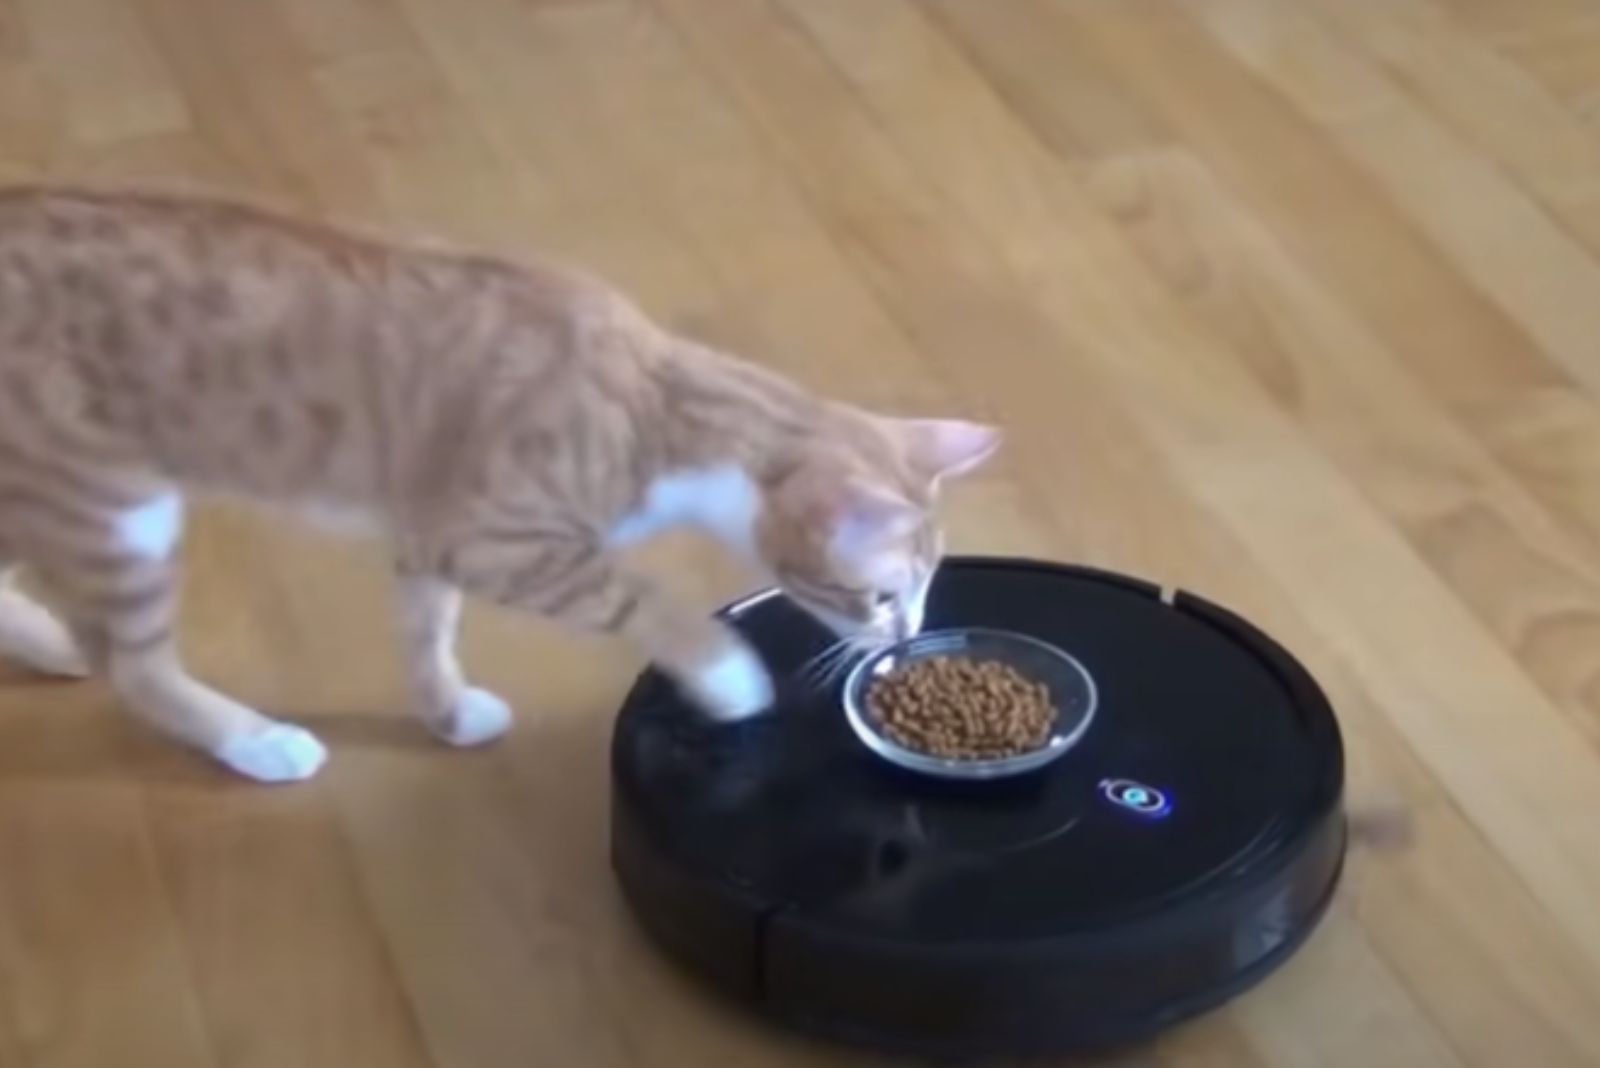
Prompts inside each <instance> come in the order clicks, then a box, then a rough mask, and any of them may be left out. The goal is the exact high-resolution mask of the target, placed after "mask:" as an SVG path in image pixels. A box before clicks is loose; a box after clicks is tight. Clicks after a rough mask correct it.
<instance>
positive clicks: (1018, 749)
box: [867, 656, 1056, 760]
mask: <svg viewBox="0 0 1600 1068" xmlns="http://www.w3.org/2000/svg"><path fill="white" fill-rule="evenodd" d="M867 713H868V715H870V716H871V717H872V718H873V720H875V721H876V722H877V723H878V724H879V725H880V727H881V729H882V730H883V733H884V735H885V736H887V737H888V738H890V739H891V740H892V741H894V742H896V743H898V744H899V745H902V746H904V747H906V748H907V749H914V750H917V751H918V752H921V753H927V754H930V755H932V756H938V757H951V758H957V759H963V760H993V759H996V758H998V757H1008V756H1017V755H1018V754H1021V753H1026V752H1028V751H1029V750H1031V749H1037V748H1039V747H1040V746H1042V745H1044V744H1045V742H1046V741H1048V740H1049V738H1050V727H1051V725H1052V724H1053V723H1054V722H1055V717H1056V711H1055V706H1054V705H1053V704H1052V703H1051V701H1050V689H1049V687H1047V686H1046V685H1045V684H1044V683H1042V682H1034V681H1032V680H1031V679H1029V678H1027V677H1026V676H1024V675H1023V674H1021V673H1020V672H1018V671H1017V670H1016V669H1015V668H1013V667H1011V666H1010V665H1009V664H1004V663H1001V662H999V661H997V660H977V659H974V658H972V657H965V656H939V657H930V658H929V659H927V660H918V661H915V662H913V663H911V664H909V665H907V666H905V667H903V668H900V669H898V670H896V671H893V672H890V673H889V674H887V675H885V676H883V677H882V678H880V679H878V680H877V681H876V682H874V683H873V684H872V688H871V689H870V690H869V691H868V692H867Z"/></svg>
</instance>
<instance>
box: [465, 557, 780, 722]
mask: <svg viewBox="0 0 1600 1068" xmlns="http://www.w3.org/2000/svg"><path fill="white" fill-rule="evenodd" d="M450 557H451V564H450V566H451V573H450V574H449V575H447V576H446V577H448V578H450V579H451V580H452V581H454V582H457V583H459V584H460V585H461V587H462V588H464V589H466V590H468V591H471V592H473V593H475V594H477V595H480V596H483V597H486V598H488V599H490V600H493V601H496V602H497V603H500V604H502V605H506V606H508V607H511V608H518V609H522V610H524V611H529V612H534V613H537V614H539V615H543V616H547V617H549V618H551V619H554V620H556V621H557V622H560V623H562V624H564V625H567V626H570V627H574V628H577V629H582V630H586V631H591V632H598V633H601V634H608V635H616V636H618V637H621V638H623V639H625V640H627V641H629V642H631V643H632V644H633V645H634V646H635V647H637V648H638V649H639V650H640V651H641V652H643V653H644V655H645V656H647V657H648V658H649V659H650V660H651V662H652V663H654V664H655V665H657V666H658V667H660V668H661V670H662V671H664V672H665V673H666V674H667V675H668V676H669V677H671V678H672V679H673V680H674V681H675V682H676V683H677V684H678V686H679V687H680V688H681V689H682V690H683V691H684V693H685V694H686V695H687V696H688V697H689V698H690V699H691V700H692V701H694V703H695V704H696V705H698V706H699V708H700V709H701V710H702V711H703V712H704V713H705V714H706V715H707V716H709V717H711V718H712V719H716V720H719V721H723V722H728V721H733V720H740V719H746V718H748V717H750V716H753V715H757V714H758V713H761V712H763V711H765V710H767V709H768V708H770V707H771V705H772V701H773V687H772V678H771V676H770V674H769V673H768V672H767V668H766V665H764V664H763V663H762V661H761V658H760V657H759V656H758V655H757V654H756V652H755V650H753V649H752V648H751V647H750V646H749V644H748V643H746V642H745V641H744V640H743V639H742V638H740V637H739V636H738V635H737V634H735V633H734V631H733V630H732V629H730V628H729V627H727V626H725V625H723V624H722V623H720V622H718V621H717V620H715V619H711V618H709V617H707V616H705V615H704V614H702V613H699V612H696V611H694V610H693V609H691V608H688V607H686V606H684V605H682V604H681V603H679V602H678V601H677V600H676V599H675V598H673V597H672V596H671V595H669V594H668V593H666V592H665V591H664V590H662V589H660V588H659V587H657V586H656V585H654V584H653V583H651V582H649V581H648V580H647V579H645V578H643V577H641V576H639V575H636V574H633V573H631V572H629V571H627V570H625V569H623V568H621V567H619V566H618V565H617V562H616V561H615V559H614V558H613V557H612V556H611V555H610V554H609V553H608V552H607V551H606V550H605V548H604V547H603V546H601V545H599V544H598V543H596V542H592V541H590V540H589V539H587V538H580V537H553V536H549V535H542V536H534V537H529V538H527V539H514V540H513V541H511V542H509V543H508V541H507V539H505V538H504V537H503V536H497V537H496V538H495V539H493V540H492V541H485V542H482V543H474V544H468V545H464V546H461V547H459V548H458V550H457V551H455V552H453V553H451V554H450Z"/></svg>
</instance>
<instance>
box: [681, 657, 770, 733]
mask: <svg viewBox="0 0 1600 1068" xmlns="http://www.w3.org/2000/svg"><path fill="white" fill-rule="evenodd" d="M689 688H690V691H691V692H692V694H693V696H694V698H695V699H696V700H697V701H698V702H699V704H700V707H701V708H702V709H703V710H704V711H705V713H706V715H708V716H710V717H711V718H712V719H715V720H720V721H721V722H723V723H731V722H734V721H735V720H741V719H749V718H750V717H751V716H755V715H759V714H760V713H762V712H765V711H766V710H767V709H768V708H770V707H772V699H773V694H772V676H771V675H770V674H769V673H768V672H767V667H766V665H765V664H763V663H762V662H761V658H760V657H759V656H757V655H756V654H755V652H754V651H752V650H751V649H750V648H749V647H748V646H746V645H743V644H734V645H730V646H728V648H727V649H726V650H725V651H724V652H722V653H721V654H720V655H718V657H717V658H716V659H715V660H713V661H712V662H711V663H710V664H709V665H708V666H707V667H705V668H703V669H702V670H701V671H700V673H699V674H698V675H696V676H695V677H694V678H693V679H691V680H690V681H689Z"/></svg>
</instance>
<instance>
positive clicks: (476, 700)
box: [430, 687, 511, 746]
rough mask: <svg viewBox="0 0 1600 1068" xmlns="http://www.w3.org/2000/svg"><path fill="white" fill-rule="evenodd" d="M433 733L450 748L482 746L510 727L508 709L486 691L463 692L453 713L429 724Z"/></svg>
mask: <svg viewBox="0 0 1600 1068" xmlns="http://www.w3.org/2000/svg"><path fill="white" fill-rule="evenodd" d="M430 726H432V728H433V732H434V733H435V734H437V735H438V736H439V737H441V738H443V739H444V740H445V741H447V742H449V743H450V744H451V745H462V746H466V745H482V744H483V743H484V742H488V741H493V740H494V739H496V738H498V737H500V736H501V735H502V734H504V733H505V732H506V731H507V730H509V729H510V728H511V706H510V705H508V704H506V703H505V702H504V701H502V700H500V698H498V697H496V696H495V695H494V694H492V693H490V692H489V691H488V690H480V689H477V688H476V687H473V688H471V689H468V690H465V691H463V692H462V694H461V699H460V700H459V701H458V702H456V707H455V712H454V713H453V714H452V715H451V716H450V717H449V718H448V719H445V720H435V721H433V723H432V724H430Z"/></svg>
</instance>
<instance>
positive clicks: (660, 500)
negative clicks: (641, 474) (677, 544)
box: [607, 466, 761, 548]
mask: <svg viewBox="0 0 1600 1068" xmlns="http://www.w3.org/2000/svg"><path fill="white" fill-rule="evenodd" d="M760 508H761V495H760V492H759V491H758V490H757V488H756V485H755V483H754V482H753V481H752V480H751V478H750V476H749V475H747V474H745V472H744V471H743V470H741V469H740V468H737V467H733V466H724V467H712V468H705V469H702V470H694V471H679V472H674V473H672V474H670V475H664V476H662V477H661V478H658V479H656V480H655V482H653V483H652V484H651V486H650V489H649V490H648V491H647V492H646V493H645V496H644V500H643V501H642V502H640V504H639V506H638V507H637V508H635V509H634V510H633V511H632V512H630V513H628V514H627V515H626V516H624V517H623V518H622V519H621V520H620V521H618V522H617V523H616V524H615V525H614V526H613V527H612V528H611V532H610V535H609V537H608V538H607V540H608V541H609V542H610V543H611V544H612V545H613V546H617V547H625V546H628V545H634V544H637V543H638V542H641V541H644V540H645V539H647V538H651V537H653V536H655V535H657V534H660V533H663V532H664V531H667V530H672V529H674V528H678V527H688V526H693V527H700V528H701V529H703V530H706V531H707V532H708V533H711V534H714V535H716V536H717V537H718V538H719V539H721V540H722V541H723V542H725V543H726V544H728V545H730V546H732V547H735V548H749V547H750V545H751V543H752V542H753V540H754V530H755V521H756V516H757V514H758V513H759V512H760Z"/></svg>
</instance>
